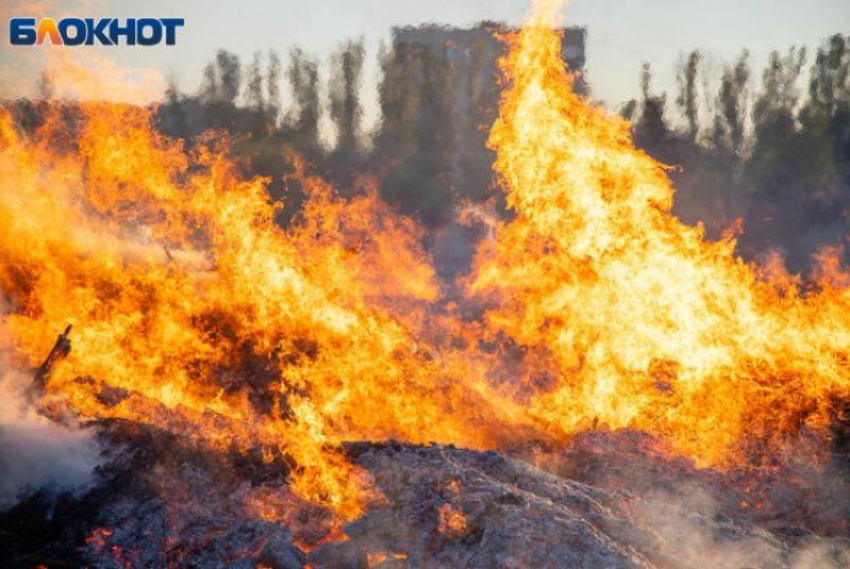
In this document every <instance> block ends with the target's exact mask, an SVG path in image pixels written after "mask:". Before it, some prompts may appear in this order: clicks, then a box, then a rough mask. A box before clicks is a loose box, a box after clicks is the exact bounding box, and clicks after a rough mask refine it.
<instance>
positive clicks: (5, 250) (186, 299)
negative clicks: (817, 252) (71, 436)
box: [0, 1, 850, 533]
mask: <svg viewBox="0 0 850 569" xmlns="http://www.w3.org/2000/svg"><path fill="white" fill-rule="evenodd" d="M557 11H558V2H551V1H550V2H539V3H538V4H537V10H536V13H535V16H534V17H533V18H532V19H531V21H530V23H529V25H528V26H527V27H525V28H524V29H523V30H522V32H521V33H519V34H518V35H516V36H515V37H512V38H509V42H510V45H511V50H510V54H509V56H508V57H506V58H505V59H504V61H503V63H502V65H503V70H504V72H505V74H506V76H507V78H508V80H509V87H508V88H507V90H506V92H505V93H504V95H503V100H502V107H501V115H500V118H499V119H498V121H497V122H496V124H495V125H494V127H493V130H492V133H491V137H490V143H491V145H492V147H493V148H494V149H495V150H496V151H497V155H498V159H497V163H496V168H497V171H498V173H499V175H500V176H501V178H502V180H503V182H504V185H505V187H506V188H507V190H508V204H509V206H510V207H511V208H513V210H514V211H515V212H516V218H515V219H514V220H513V221H511V222H499V221H496V220H490V223H491V224H492V228H493V231H492V239H488V240H486V241H485V242H483V244H482V245H481V247H480V250H479V252H478V256H477V259H476V265H475V268H474V271H473V273H472V274H471V275H470V277H469V278H468V280H467V283H466V285H467V292H468V294H469V295H470V297H477V299H482V300H484V301H485V302H487V303H488V306H489V309H488V311H487V313H486V316H485V319H484V321H483V322H465V321H463V320H462V319H461V318H460V317H458V316H457V314H456V311H455V308H456V307H453V306H452V305H451V304H448V303H445V302H444V301H445V298H444V296H443V290H442V285H441V283H439V282H438V279H437V277H436V275H435V271H434V269H433V267H432V266H431V264H430V261H429V259H428V256H427V254H426V253H425V251H424V250H423V248H422V246H421V245H420V242H421V237H422V229H421V228H419V227H418V226H417V225H416V224H415V223H414V222H413V221H412V220H410V219H407V218H405V217H402V216H400V215H398V214H396V213H394V212H393V211H392V210H391V209H390V208H389V207H388V206H387V205H385V204H383V203H382V202H381V201H380V199H379V198H378V195H377V191H376V189H375V185H374V182H372V181H370V180H368V179H362V180H361V181H360V182H359V188H358V192H356V195H355V197H352V198H347V199H344V198H342V197H340V195H338V193H337V192H336V190H335V189H334V188H333V187H331V186H330V185H329V184H328V183H327V182H325V181H324V180H322V179H320V178H318V177H316V176H313V175H311V174H310V173H309V167H308V166H306V165H304V164H300V165H299V166H298V168H297V171H296V174H295V175H294V176H293V179H292V180H291V182H293V183H298V184H299V185H301V186H302V187H303V188H304V189H305V191H306V193H307V196H308V198H307V201H306V204H305V206H304V208H303V211H302V212H301V214H300V217H298V218H297V219H296V220H295V221H294V222H293V223H292V224H291V225H290V226H289V227H287V228H285V229H284V228H281V227H280V226H279V225H278V224H277V223H276V221H275V216H276V214H277V212H278V207H279V205H274V204H272V203H270V201H269V196H268V194H267V191H266V186H267V184H268V183H269V180H267V179H264V178H256V177H254V178H252V177H246V176H244V175H243V174H241V172H242V170H243V168H242V167H241V166H242V165H241V164H239V163H238V161H236V160H234V159H233V158H232V157H231V156H230V154H229V152H228V145H229V141H228V140H227V139H226V137H224V136H218V135H215V136H213V135H210V136H209V137H208V138H207V139H206V140H204V141H201V142H200V143H198V144H194V145H193V146H191V147H190V146H188V145H186V144H184V142H183V141H179V140H172V139H168V138H166V137H164V136H162V135H160V134H158V133H157V132H156V130H155V129H154V128H153V126H152V117H151V112H150V111H149V110H148V109H144V108H140V107H136V106H131V105H125V104H117V103H105V102H94V101H88V102H81V103H80V104H79V105H77V106H70V107H68V108H62V107H61V106H60V105H57V106H56V108H54V109H49V110H48V115H47V120H46V122H45V124H44V125H43V126H42V127H40V128H39V129H38V130H37V131H36V132H34V133H32V134H31V135H24V134H22V133H20V132H19V131H18V130H17V129H16V127H15V125H14V121H13V119H12V117H11V116H10V114H9V113H8V112H6V111H0V218H2V219H3V220H4V223H3V224H2V225H0V291H2V296H0V299H2V302H3V304H2V306H0V309H2V313H0V314H2V319H0V345H2V346H7V345H11V346H14V350H15V353H16V357H17V365H18V366H19V367H20V369H22V370H24V369H28V368H30V367H32V366H38V365H39V364H40V363H41V362H42V361H43V359H44V357H45V355H46V354H47V353H48V352H49V351H50V348H51V346H52V342H53V340H54V339H55V337H56V334H58V333H59V332H61V331H62V330H64V329H66V326H68V325H72V326H73V332H72V333H71V336H70V337H71V341H72V344H73V349H72V350H71V351H70V353H69V354H68V355H67V357H66V358H64V359H63V360H62V361H59V362H57V363H56V365H55V366H54V368H53V369H52V373H51V374H50V377H49V381H48V382H47V385H46V391H47V393H46V396H45V400H44V402H43V403H44V405H45V407H46V408H50V409H55V408H62V409H64V408H65V407H67V408H69V409H72V410H73V411H74V413H76V414H77V415H78V416H79V417H80V418H81V419H82V420H84V421H85V420H93V419H97V418H111V417H114V418H122V419H129V420H132V421H139V422H144V423H148V424H152V425H155V426H157V427H159V428H163V429H168V430H171V431H173V432H175V433H179V434H181V435H183V436H185V437H187V438H188V439H190V440H191V441H192V442H195V443H198V444H203V445H206V446H208V447H211V448H214V449H218V450H221V451H228V452H230V451H236V452H248V450H253V449H259V450H260V452H261V456H262V457H263V460H264V461H265V462H267V463H274V462H275V461H278V460H279V461H280V462H281V463H286V464H287V465H289V466H291V474H292V486H291V488H292V490H293V491H294V492H295V493H296V494H297V496H298V497H299V498H300V499H304V500H307V501H309V502H311V503H314V504H319V505H322V506H326V507H327V508H329V509H330V510H332V511H333V512H334V513H335V514H336V516H337V520H336V522H340V521H345V520H348V519H352V518H355V517H357V516H359V515H361V514H362V513H363V512H364V511H365V508H366V507H368V505H369V504H370V503H371V502H373V501H374V500H376V499H378V497H379V492H378V491H377V490H376V489H374V482H373V481H371V480H370V479H369V477H368V476H367V474H366V473H364V472H361V471H359V470H358V469H356V468H355V467H354V466H353V465H352V464H351V463H350V462H349V461H348V460H347V459H346V458H345V456H344V454H343V453H342V452H341V450H340V445H341V443H343V442H344V441H347V440H355V439H369V440H384V439H389V438H396V439H400V440H404V441H408V442H414V443H427V442H430V441H437V442H443V443H454V444H458V445H463V446H467V447H473V448H500V447H503V446H506V445H507V444H509V443H516V442H521V441H523V440H529V439H534V440H546V441H550V442H551V441H560V442H565V441H566V440H568V438H569V436H570V435H572V434H574V433H576V432H578V431H580V430H583V429H589V428H596V427H597V426H599V425H603V426H607V427H608V428H611V429H620V428H627V427H628V428H637V429H642V430H645V431H647V432H649V433H651V434H654V435H657V436H658V437H659V438H660V439H661V440H664V441H667V442H669V444H670V445H671V446H672V448H673V449H674V450H675V451H676V452H679V453H681V454H684V455H686V456H689V457H692V458H693V459H694V460H696V461H697V462H698V463H699V464H706V465H708V464H713V465H726V464H732V463H739V462H740V461H741V460H742V459H743V458H746V457H749V456H764V453H763V452H757V453H753V452H752V449H753V448H755V447H754V446H753V445H756V444H772V443H776V442H778V441H780V440H782V439H783V437H785V436H787V435H790V434H793V433H796V432H798V431H799V430H800V429H801V428H802V427H806V428H811V429H822V428H824V427H825V426H826V425H827V424H828V422H829V420H830V412H831V402H832V401H833V400H835V399H836V398H841V397H847V396H848V395H850V379H848V378H850V374H848V365H847V356H848V354H847V350H848V348H847V346H848V345H850V316H848V315H850V310H848V308H850V307H849V306H848V303H850V296H848V294H850V293H848V292H847V288H846V283H847V282H850V281H848V276H850V275H848V274H847V273H846V272H844V269H843V267H842V266H841V265H840V263H838V262H837V258H838V257H837V254H836V251H831V252H830V251H825V252H824V253H823V256H822V262H821V265H820V266H821V269H820V272H819V273H818V274H817V275H816V286H815V287H814V288H811V289H809V288H806V287H804V286H803V285H802V284H801V279H799V278H798V277H795V276H792V275H789V274H787V272H785V270H784V268H783V267H782V266H781V263H779V262H773V263H771V264H766V265H764V266H760V267H755V266H748V265H747V264H745V263H744V262H742V261H741V260H739V259H738V258H736V257H735V255H734V248H735V242H734V232H730V233H729V234H728V236H727V237H726V238H725V239H723V240H721V241H719V242H709V241H706V240H705V239H704V235H703V232H702V229H701V228H700V227H689V226H686V225H684V224H682V223H681V222H680V221H679V220H677V219H676V218H675V217H673V216H672V214H671V213H670V210H671V206H672V203H673V188H672V187H671V185H670V182H669V180H668V179H667V177H666V175H665V172H664V167H663V166H662V165H660V164H658V163H656V162H654V161H653V160H652V159H651V158H650V157H649V156H647V155H646V154H644V153H643V152H641V151H639V150H637V149H635V148H634V146H633V144H632V142H631V140H630V137H629V131H628V125H627V124H626V123H625V122H624V121H623V120H620V119H618V118H616V117H613V116H610V115H608V114H607V113H606V112H605V111H603V110H602V109H600V108H598V107H594V106H591V105H589V104H588V103H587V102H586V101H584V100H582V99H581V98H580V97H578V96H577V95H575V94H574V93H573V92H572V91H571V82H572V78H571V76H570V75H569V74H568V73H567V72H565V71H564V69H563V63H562V60H561V57H560V51H559V46H560V43H559V36H558V33H557V32H556V31H554V30H553V29H552V28H551V23H552V17H553V15H554V14H556V13H557ZM774 261H775V259H774ZM480 340H485V341H486V343H487V344H489V345H491V346H492V345H497V346H498V345H504V343H506V341H510V342H514V343H516V344H519V345H520V346H521V347H522V348H523V350H524V351H523V356H522V362H521V363H522V366H521V369H522V374H521V377H506V375H508V374H507V372H506V371H505V370H506V369H508V368H506V366H505V359H507V356H504V355H503V351H502V350H495V352H494V350H492V349H484V348H483V347H481V346H480V345H479V341H480ZM515 367H516V366H512V367H510V368H509V369H511V370H513V369H514V368H515ZM51 412H55V413H57V414H58V413H60V411H51ZM61 412H64V411H61ZM251 507H253V508H255V509H256V510H257V511H258V515H261V516H263V517H266V518H274V517H276V516H284V517H285V516H287V515H289V514H287V513H286V512H288V511H289V509H290V508H289V505H288V503H280V504H277V505H275V504H271V505H270V506H269V507H267V508H263V507H259V505H257V504H256V503H252V504H251ZM444 517H445V523H444ZM440 525H441V528H442V527H445V528H446V529H447V530H452V531H454V532H456V533H463V532H464V531H466V525H465V518H463V514H461V513H460V512H457V511H454V510H453V509H452V507H451V505H449V504H446V505H445V506H444V508H441V510H440Z"/></svg>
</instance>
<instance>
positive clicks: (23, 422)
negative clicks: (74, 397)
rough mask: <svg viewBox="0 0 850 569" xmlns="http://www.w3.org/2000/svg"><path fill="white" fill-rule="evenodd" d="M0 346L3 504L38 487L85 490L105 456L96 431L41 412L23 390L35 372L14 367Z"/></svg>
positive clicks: (0, 494)
mask: <svg viewBox="0 0 850 569" xmlns="http://www.w3.org/2000/svg"><path fill="white" fill-rule="evenodd" d="M0 333H2V327H0ZM1 350H2V347H0V509H6V508H9V507H12V506H14V505H15V504H16V503H17V502H18V501H20V500H22V499H24V498H26V497H27V496H30V495H32V494H33V493H35V492H37V491H39V490H41V491H44V492H47V493H48V494H58V493H60V492H73V493H78V492H81V491H84V490H85V489H87V488H88V487H89V486H90V485H91V484H92V483H93V482H94V469H95V468H96V467H97V466H98V465H100V464H101V462H102V460H101V457H100V446H99V444H98V443H97V441H96V440H95V438H94V433H93V431H91V430H89V429H82V428H79V427H77V426H74V425H63V424H59V423H56V422H53V421H51V420H49V419H47V418H46V417H44V416H42V415H40V414H39V413H38V412H37V411H36V410H35V409H34V408H33V406H32V404H31V402H30V401H29V399H28V397H27V395H25V390H26V388H27V387H28V385H29V383H30V381H31V379H32V378H31V376H28V375H26V374H23V373H21V372H19V371H17V370H16V369H14V367H13V364H12V362H11V361H10V360H11V359H12V358H11V357H10V356H9V355H8V354H7V353H6V352H4V351H1Z"/></svg>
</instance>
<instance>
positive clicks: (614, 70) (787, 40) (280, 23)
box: [0, 0, 850, 124]
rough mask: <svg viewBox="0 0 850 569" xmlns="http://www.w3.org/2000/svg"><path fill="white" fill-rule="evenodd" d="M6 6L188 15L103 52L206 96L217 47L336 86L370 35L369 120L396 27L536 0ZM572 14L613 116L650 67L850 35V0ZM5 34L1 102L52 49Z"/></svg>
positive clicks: (576, 7)
mask: <svg viewBox="0 0 850 569" xmlns="http://www.w3.org/2000/svg"><path fill="white" fill-rule="evenodd" d="M0 4H3V7H0V16H2V19H0V29H2V28H3V27H5V25H6V24H5V22H6V18H8V17H10V16H25V15H35V16H39V15H50V16H54V17H57V18H58V17H62V16H65V15H75V16H79V17H85V16H91V17H106V16H112V17H128V16H136V17H141V16H148V17H181V18H184V19H185V21H186V25H185V27H184V28H182V29H181V30H179V32H178V42H177V45H176V46H174V47H146V48H142V47H127V46H121V47H112V48H102V49H101V51H102V52H104V55H106V56H107V57H109V58H110V59H112V60H113V61H114V62H116V63H117V64H118V65H120V66H122V67H124V68H129V69H136V68H148V69H152V70H153V71H155V72H158V73H159V74H160V75H162V76H163V77H171V78H174V79H175V80H176V81H177V84H178V85H179V86H180V87H181V89H182V90H183V91H186V92H193V91H195V90H196V89H197V87H198V85H199V84H200V79H201V72H202V68H203V66H204V65H205V64H206V63H207V62H208V61H210V60H211V59H212V58H213V57H214V54H215V52H216V50H217V49H218V48H225V49H227V50H229V51H232V52H234V53H236V54H238V55H240V56H241V57H242V60H243V62H246V63H247V62H249V61H250V60H251V57H252V54H253V53H254V52H255V51H257V50H260V51H263V52H265V51H267V50H268V49H269V48H274V49H276V50H277V51H278V52H279V53H281V54H282V55H285V54H286V52H288V51H289V49H290V48H292V47H295V46H299V47H301V48H302V49H303V50H304V51H306V52H308V53H310V54H313V55H315V56H316V57H318V59H319V60H320V61H321V62H322V67H320V73H322V74H323V75H324V77H325V78H326V77H327V61H328V59H329V57H330V55H331V53H332V52H333V51H334V50H335V49H336V48H337V47H338V46H339V44H340V43H341V42H342V41H343V40H344V39H346V38H357V37H361V36H362V37H363V38H364V39H365V43H366V49H367V65H366V68H365V76H364V90H363V100H364V104H365V107H366V112H365V114H366V122H367V124H368V123H369V122H370V121H373V120H374V119H375V116H376V114H377V92H376V85H377V82H378V81H379V70H378V65H377V53H378V47H379V45H380V44H381V42H384V43H389V39H390V30H391V28H392V27H393V26H401V25H417V24H422V23H439V24H448V25H455V26H469V25H472V24H474V23H476V22H478V21H481V20H496V21H504V22H508V23H510V24H517V25H518V24H521V23H522V21H523V19H524V16H525V15H526V14H527V13H528V11H529V7H530V0H312V1H309V2H305V1H303V0H297V1H296V0H238V1H236V0H234V1H219V2H211V1H209V0H148V1H146V2H144V3H142V2H133V1H127V0H125V1H119V0H100V1H98V0H72V1H70V2H58V1H51V0H40V1H38V2H20V1H17V0H0ZM564 15H565V18H564V23H565V25H579V26H586V27H587V29H588V42H587V66H586V70H587V75H588V80H589V82H590V84H591V87H592V90H593V91H592V93H593V97H594V98H595V99H597V100H600V101H602V102H604V103H606V104H607V105H609V106H610V107H611V108H617V107H619V106H620V105H621V104H622V103H624V102H625V101H627V100H628V99H630V98H632V97H636V96H637V95H638V93H639V78H640V73H641V65H642V64H643V62H649V63H650V64H651V66H652V70H653V78H654V79H653V86H654V90H655V91H659V92H660V91H664V90H666V91H668V92H670V93H671V97H670V98H673V93H674V92H675V88H676V87H675V85H676V74H675V70H676V64H677V62H678V61H679V59H680V58H681V57H682V54H684V53H686V52H688V51H690V50H692V49H699V50H700V51H702V52H703V53H704V54H705V55H706V61H707V64H708V65H709V66H710V67H715V68H717V69H718V70H719V69H722V66H723V65H724V64H726V63H729V62H731V61H733V60H734V59H735V58H736V57H737V56H738V54H739V53H740V52H741V50H742V49H743V48H747V49H749V50H750V52H751V53H752V57H751V62H752V64H753V66H754V68H755V69H760V68H762V67H763V64H764V62H765V61H766V58H767V55H768V53H769V52H770V51H771V50H773V49H781V50H786V49H787V48H788V47H790V46H791V45H797V46H800V45H805V46H808V47H809V48H810V49H814V48H816V47H817V46H819V45H820V44H821V42H822V41H823V40H824V39H825V38H826V37H827V36H829V35H831V34H833V33H836V32H842V33H850V0H572V1H571V2H570V3H569V4H568V6H567V8H566V10H565V11H564ZM2 31H3V36H4V37H3V40H2V42H3V45H2V47H0V97H10V96H19V95H20V94H26V93H29V92H31V90H32V85H33V84H34V83H35V80H36V77H37V75H38V69H39V67H40V66H41V65H43V63H41V62H40V55H41V54H40V53H39V51H38V50H40V49H41V48H17V47H15V48H13V47H11V46H9V45H8V39H7V38H8V30H7V29H3V30H2ZM48 49H49V48H48ZM64 49H65V50H68V49H77V50H79V49H81V48H64ZM82 49H87V48H82ZM88 49H90V48H88ZM810 60H811V57H810ZM759 73H760V71H759ZM140 76H141V77H142V78H143V79H142V81H144V82H146V83H148V84H149V86H150V87H151V88H153V87H154V86H157V87H158V84H156V82H155V81H152V80H148V79H147V78H148V77H149V75H146V74H142V75H140ZM284 92H285V91H284Z"/></svg>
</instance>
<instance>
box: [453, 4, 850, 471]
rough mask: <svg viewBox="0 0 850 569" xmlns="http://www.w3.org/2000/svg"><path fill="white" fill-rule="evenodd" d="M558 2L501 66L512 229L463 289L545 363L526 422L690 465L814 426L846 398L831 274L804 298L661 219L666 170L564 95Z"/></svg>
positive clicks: (849, 315)
mask: <svg viewBox="0 0 850 569" xmlns="http://www.w3.org/2000/svg"><path fill="white" fill-rule="evenodd" d="M559 4H560V2H552V1H548V2H545V3H538V4H537V11H536V13H535V16H534V18H533V19H532V21H531V22H530V24H529V25H528V26H527V27H526V28H525V29H524V30H523V31H522V33H521V34H519V36H518V37H516V38H515V39H514V40H513V42H512V49H511V52H510V55H509V56H508V57H507V58H506V59H505V60H504V61H503V69H504V71H505V72H506V74H507V78H508V80H509V82H510V84H511V88H510V89H509V90H508V91H507V93H506V94H505V95H504V96H503V100H502V108H501V116H500V117H499V119H498V121H497V122H496V124H495V125H494V127H493V129H492V133H491V137H490V143H491V144H492V146H493V148H494V149H495V150H496V151H497V154H498V159H497V163H496V168H497V170H498V173H499V174H500V175H501V177H502V179H503V181H504V185H505V186H506V188H507V190H508V205H509V207H511V208H513V209H514V210H515V211H516V214H517V217H516V220H515V221H513V222H511V223H509V224H507V225H505V226H502V227H500V228H499V229H498V232H497V235H496V240H495V242H494V243H492V244H491V246H490V247H488V248H487V249H485V250H482V251H481V252H480V254H479V258H478V263H477V267H476V271H475V275H474V277H473V278H472V280H471V282H470V289H471V291H472V292H474V293H479V294H485V293H487V294H490V295H492V296H494V297H495V302H496V303H497V307H496V308H494V309H493V310H491V311H490V312H489V313H488V314H487V322H488V324H489V325H490V327H491V329H492V330H493V331H496V332H500V333H503V334H505V335H507V336H509V337H510V338H513V339H515V340H516V341H518V342H519V343H521V344H522V345H523V346H526V347H528V348H531V349H532V350H534V351H536V352H537V353H539V354H542V356H541V357H543V358H544V359H551V360H552V361H553V362H554V369H555V370H556V371H555V375H556V377H555V378H554V380H553V381H550V382H549V384H548V385H547V387H546V388H545V389H541V390H539V391H538V393H536V395H535V396H534V400H533V402H532V404H531V407H530V412H531V413H532V414H533V415H534V416H535V417H536V418H538V419H539V420H541V421H543V422H544V423H546V424H548V425H549V426H550V427H551V428H554V429H558V430H560V431H562V432H564V433H572V432H575V431H577V430H580V429H586V428H589V427H591V426H593V425H596V424H600V423H601V424H605V425H607V426H609V427H610V428H614V429H617V428H625V427H633V428H638V429H644V430H647V431H649V432H651V433H655V434H659V435H663V436H665V437H667V438H669V440H670V441H671V442H672V443H673V445H674V446H675V448H676V449H678V450H679V451H680V452H683V453H685V454H688V455H690V456H692V457H694V458H696V459H697V460H698V462H702V463H724V462H728V461H731V460H734V459H735V455H736V452H738V451H740V450H741V449H740V445H741V443H742V442H747V441H752V440H759V441H764V440H766V439H768V440H769V439H772V438H775V437H781V435H783V434H787V433H789V432H797V431H798V430H799V428H800V426H801V425H802V424H806V425H809V426H814V427H817V426H823V425H825V424H826V423H827V422H828V420H829V412H830V404H831V402H832V401H833V398H834V397H836V396H841V397H846V396H847V395H848V388H850V378H848V371H850V370H848V365H847V355H848V348H850V344H848V340H850V335H848V334H850V311H848V308H850V307H848V300H850V296H848V292H847V290H846V289H844V288H841V289H838V288H835V286H834V285H835V284H836V283H838V282H840V281H843V280H845V279H843V278H842V277H841V275H840V269H839V268H838V267H837V266H835V264H834V263H833V266H832V270H831V271H827V272H826V273H825V274H824V275H823V278H821V279H820V281H819V283H818V285H819V290H820V292H819V293H818V294H813V293H810V294H804V293H802V292H801V291H800V290H799V284H798V282H797V280H796V279H794V278H792V277H791V276H789V275H787V273H785V272H784V270H783V269H782V267H781V264H780V263H776V262H773V263H771V264H770V265H768V266H765V267H762V268H753V267H749V266H747V265H746V264H744V263H743V262H742V261H741V260H740V259H737V258H736V257H735V256H734V254H733V250H734V247H735V243H734V241H733V240H732V239H727V240H724V241H721V242H717V243H712V242H708V241H706V240H705V239H704V234H703V231H702V228H701V227H689V226H686V225H684V224H683V223H681V222H680V221H679V220H678V219H676V218H675V217H673V215H671V213H670V209H671V206H672V203H673V188H672V187H671V185H670V181H669V180H668V178H667V176H666V175H665V171H664V168H663V167H662V166H661V165H660V164H658V163H657V162H655V161H654V160H653V159H652V158H650V157H649V156H648V155H646V154H645V153H643V152H641V151H640V150H637V149H635V147H634V145H633V144H632V141H631V139H630V135H629V127H628V124H627V123H626V122H625V121H623V120H621V119H619V118H618V117H615V116H611V115H609V114H608V113H606V112H605V111H604V110H603V109H601V108H597V107H592V106H589V105H588V104H587V103H586V102H585V101H583V100H581V99H580V98H579V97H578V96H577V95H575V94H574V93H573V91H572V89H571V83H572V77H571V76H570V75H569V74H567V73H566V72H565V71H564V68H563V64H562V60H561V55H560V37H559V34H558V33H556V32H555V31H553V29H552V28H551V25H550V24H551V21H552V15H553V14H555V13H557V12H558V9H559ZM827 257H829V258H834V255H833V256H827ZM828 265H829V264H828V263H826V264H822V266H824V267H828ZM551 367H552V366H550V367H549V368H547V370H548V369H551ZM536 373H539V370H538V369H535V368H532V369H530V370H529V377H528V378H527V380H529V381H530V380H532V379H534V375H535V374H536ZM552 384H554V385H552Z"/></svg>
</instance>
